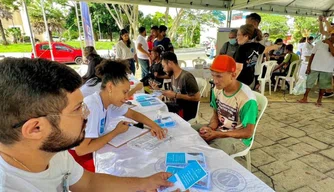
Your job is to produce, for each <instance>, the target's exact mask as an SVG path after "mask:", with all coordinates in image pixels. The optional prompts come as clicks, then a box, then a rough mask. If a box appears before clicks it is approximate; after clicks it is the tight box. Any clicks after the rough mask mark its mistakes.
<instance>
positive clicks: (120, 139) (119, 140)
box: [109, 126, 149, 147]
mask: <svg viewBox="0 0 334 192" xmlns="http://www.w3.org/2000/svg"><path fill="white" fill-rule="evenodd" d="M147 132H149V130H148V129H141V128H138V127H134V126H130V127H129V129H128V131H126V132H125V133H121V134H119V135H117V136H116V137H115V138H113V139H112V140H111V141H109V144H110V145H112V146H114V147H120V146H122V145H124V144H126V143H127V142H129V141H131V140H133V139H135V138H136V137H139V136H140V135H143V134H144V133H147Z"/></svg>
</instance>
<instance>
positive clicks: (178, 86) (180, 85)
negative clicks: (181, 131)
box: [151, 52, 201, 121]
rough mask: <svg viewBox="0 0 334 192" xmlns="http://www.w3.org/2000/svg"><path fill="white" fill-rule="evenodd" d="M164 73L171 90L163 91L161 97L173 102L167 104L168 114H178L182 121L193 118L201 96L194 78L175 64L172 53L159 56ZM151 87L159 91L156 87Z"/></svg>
mask: <svg viewBox="0 0 334 192" xmlns="http://www.w3.org/2000/svg"><path fill="white" fill-rule="evenodd" d="M161 61H162V66H163V68H164V71H165V72H166V73H167V74H168V75H169V76H170V77H171V80H172V86H171V90H167V91H163V95H164V96H166V97H167V98H169V99H171V100H173V102H170V103H167V106H168V109H169V111H170V112H174V113H178V114H179V115H180V116H181V117H182V118H183V119H184V120H186V121H189V120H190V119H192V118H195V116H196V112H197V105H198V102H199V101H200V99H201V94H200V92H199V88H198V85H197V82H196V79H195V77H194V76H193V75H192V74H191V73H189V72H188V71H184V70H182V69H181V67H180V66H179V65H178V63H177V57H176V55H175V54H174V53H173V52H165V53H164V54H162V56H161ZM151 86H152V87H153V88H155V89H159V88H158V87H157V86H156V85H154V84H153V85H152V84H151Z"/></svg>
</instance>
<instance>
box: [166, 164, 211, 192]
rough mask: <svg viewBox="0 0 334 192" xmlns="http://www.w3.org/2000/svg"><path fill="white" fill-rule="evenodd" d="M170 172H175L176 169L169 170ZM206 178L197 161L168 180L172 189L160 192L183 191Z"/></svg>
mask: <svg viewBox="0 0 334 192" xmlns="http://www.w3.org/2000/svg"><path fill="white" fill-rule="evenodd" d="M170 170H171V171H176V170H177V169H175V168H170ZM206 176H207V173H206V171H205V170H204V169H203V167H202V166H201V165H200V164H199V163H198V162H197V161H193V162H191V163H189V164H188V166H187V167H185V168H183V169H182V168H181V170H179V171H177V172H176V173H175V174H174V175H172V176H171V177H170V178H169V179H168V181H169V182H172V183H174V186H173V187H169V188H167V189H163V190H160V191H174V190H176V189H180V190H181V191H185V190H188V189H189V188H191V187H192V186H194V185H195V184H196V183H197V182H199V181H200V180H202V179H203V178H204V177H206Z"/></svg>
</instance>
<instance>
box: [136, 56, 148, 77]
mask: <svg viewBox="0 0 334 192" xmlns="http://www.w3.org/2000/svg"><path fill="white" fill-rule="evenodd" d="M138 62H139V64H140V67H141V78H144V77H146V76H147V75H148V73H149V70H150V61H149V60H148V59H139V58H138Z"/></svg>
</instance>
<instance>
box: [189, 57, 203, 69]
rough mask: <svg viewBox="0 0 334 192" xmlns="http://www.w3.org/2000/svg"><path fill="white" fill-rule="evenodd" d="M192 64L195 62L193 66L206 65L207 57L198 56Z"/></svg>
mask: <svg viewBox="0 0 334 192" xmlns="http://www.w3.org/2000/svg"><path fill="white" fill-rule="evenodd" d="M192 64H193V67H195V66H196V65H202V66H204V65H206V61H205V59H201V58H199V57H198V58H197V59H194V60H192Z"/></svg>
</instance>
